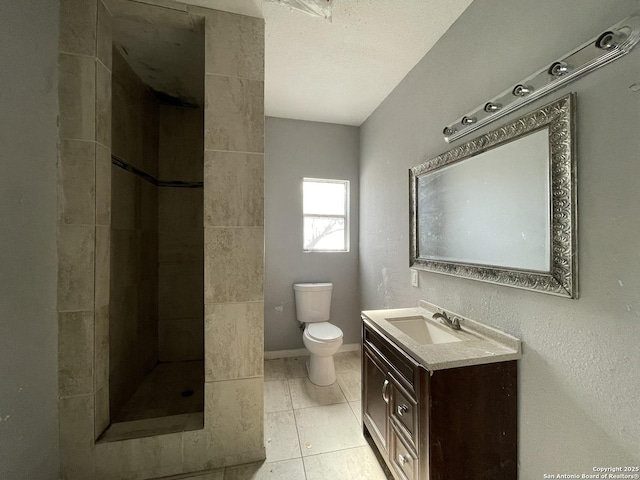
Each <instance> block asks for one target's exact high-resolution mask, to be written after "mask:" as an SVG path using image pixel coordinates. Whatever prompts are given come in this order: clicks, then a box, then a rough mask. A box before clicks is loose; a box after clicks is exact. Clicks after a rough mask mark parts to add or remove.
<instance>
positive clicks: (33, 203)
mask: <svg viewBox="0 0 640 480" xmlns="http://www.w3.org/2000/svg"><path fill="white" fill-rule="evenodd" d="M58 8H59V3H58V1H51V2H42V1H36V0H29V1H24V2H4V3H3V6H2V15H1V16H0V45H1V47H0V64H1V65H2V68H1V69H0V85H2V92H1V93H0V112H2V117H1V119H0V145H1V146H2V149H1V156H0V168H2V174H1V175H0V222H1V224H2V234H0V379H1V381H0V478H2V479H3V480H13V479H25V478H38V479H45V480H46V479H56V478H58V417H57V415H58V406H57V400H58V384H57V365H58V358H57V330H58V327H57V320H56V318H57V317H56V271H57V260H56V157H57V150H56V142H57V139H58V129H57V125H56V122H57V115H58V92H57V85H58V78H57V73H56V72H57V53H58V52H57V48H58Z"/></svg>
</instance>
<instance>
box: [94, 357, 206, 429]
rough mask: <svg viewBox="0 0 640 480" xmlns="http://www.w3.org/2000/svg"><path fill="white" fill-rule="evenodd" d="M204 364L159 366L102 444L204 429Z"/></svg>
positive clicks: (124, 410)
mask: <svg viewBox="0 0 640 480" xmlns="http://www.w3.org/2000/svg"><path fill="white" fill-rule="evenodd" d="M203 412H204V363H203V362H202V361H190V362H168V363H159V364H158V365H156V367H155V368H154V369H153V370H152V371H151V372H150V373H149V374H148V375H147V377H146V378H145V379H144V380H143V382H142V384H140V386H139V387H138V389H137V390H136V392H135V393H134V394H133V396H132V397H131V398H130V399H129V401H128V402H127V403H126V404H125V405H124V406H123V407H122V409H121V410H120V411H119V412H118V413H117V414H116V416H115V417H114V418H113V419H112V421H111V425H110V426H109V428H108V429H107V431H106V432H105V433H104V434H103V437H102V439H103V440H105V441H113V440H123V439H126V438H138V437H146V436H152V435H159V434H163V433H170V432H180V431H184V430H197V429H200V428H202V427H203V425H204V415H203Z"/></svg>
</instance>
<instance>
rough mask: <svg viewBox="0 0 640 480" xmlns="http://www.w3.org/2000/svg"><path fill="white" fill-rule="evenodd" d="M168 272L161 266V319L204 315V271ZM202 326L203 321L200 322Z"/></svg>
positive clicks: (159, 293)
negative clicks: (198, 272)
mask: <svg viewBox="0 0 640 480" xmlns="http://www.w3.org/2000/svg"><path fill="white" fill-rule="evenodd" d="M176 270H177V272H173V273H168V272H167V269H166V268H164V267H163V266H162V265H161V266H160V275H159V277H158V279H159V280H158V315H159V317H160V318H161V319H170V318H195V317H199V318H200V320H201V321H202V317H203V285H202V282H203V279H202V273H201V271H200V274H199V275H198V274H197V273H196V274H194V273H190V272H187V273H181V272H180V269H179V267H178V268H176ZM200 328H202V323H201V324H200ZM200 358H202V357H200Z"/></svg>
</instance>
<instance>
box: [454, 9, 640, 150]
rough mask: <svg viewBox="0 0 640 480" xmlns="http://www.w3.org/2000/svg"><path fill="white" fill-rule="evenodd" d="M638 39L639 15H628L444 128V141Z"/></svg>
mask: <svg viewBox="0 0 640 480" xmlns="http://www.w3.org/2000/svg"><path fill="white" fill-rule="evenodd" d="M639 41H640V16H638V15H633V16H631V17H628V18H625V19H624V20H622V21H621V22H618V23H616V24H615V25H613V26H612V27H611V28H609V29H608V30H606V31H605V32H603V33H601V34H600V35H598V36H597V37H594V38H592V39H591V40H589V41H588V42H587V43H584V44H583V45H580V46H579V47H578V48H576V49H575V50H573V51H571V52H570V53H568V54H567V55H565V56H564V57H562V58H560V59H558V60H556V61H555V62H553V63H551V64H550V65H548V66H546V67H544V68H542V69H540V70H538V71H537V72H536V73H534V74H533V75H530V76H529V77H527V78H525V79H524V80H522V81H521V82H520V83H518V84H517V85H514V86H513V87H511V88H509V89H508V90H505V91H504V92H502V93H500V95H498V96H496V97H494V98H492V99H491V100H489V101H488V102H486V103H483V104H482V105H480V106H479V107H477V108H476V109H475V110H472V111H471V112H469V113H467V114H466V115H464V116H463V117H461V118H459V119H458V120H456V121H455V122H454V123H453V124H451V125H448V126H447V127H445V128H444V130H443V131H442V133H443V135H444V139H445V141H447V142H449V143H451V142H453V141H455V140H457V139H459V138H461V137H463V136H465V135H467V134H469V133H471V132H474V131H476V130H478V129H479V128H481V127H483V126H484V125H487V124H488V123H491V122H493V121H494V120H497V119H499V118H502V117H504V116H505V115H507V114H509V113H511V112H513V111H515V110H517V109H518V108H520V107H523V106H525V105H528V104H529V103H531V102H533V101H534V100H537V99H539V98H541V97H543V96H544V95H546V94H548V93H551V92H552V91H554V90H557V89H558V88H560V87H561V86H563V85H565V84H567V83H569V82H572V81H573V80H576V79H577V78H579V77H581V76H582V75H585V74H587V73H589V72H591V71H593V70H596V69H598V68H600V67H602V66H604V65H606V64H607V63H609V62H612V61H614V60H616V59H617V58H619V57H621V56H623V55H626V54H627V53H629V52H630V51H631V50H633V47H635V46H636V44H637V43H638V42H639Z"/></svg>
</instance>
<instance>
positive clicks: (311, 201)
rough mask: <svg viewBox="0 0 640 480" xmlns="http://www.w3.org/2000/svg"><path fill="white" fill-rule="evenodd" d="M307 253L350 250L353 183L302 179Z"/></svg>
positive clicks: (305, 249) (305, 248) (304, 246)
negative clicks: (350, 199) (350, 187)
mask: <svg viewBox="0 0 640 480" xmlns="http://www.w3.org/2000/svg"><path fill="white" fill-rule="evenodd" d="M302 198H303V201H302V213H303V216H304V235H303V236H304V245H303V248H304V251H305V252H348V251H349V216H348V211H349V182H348V181H347V180H324V179H318V178H303V179H302Z"/></svg>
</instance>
